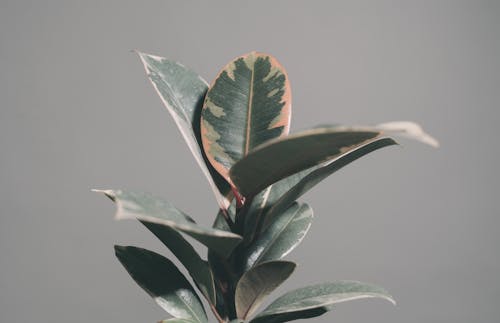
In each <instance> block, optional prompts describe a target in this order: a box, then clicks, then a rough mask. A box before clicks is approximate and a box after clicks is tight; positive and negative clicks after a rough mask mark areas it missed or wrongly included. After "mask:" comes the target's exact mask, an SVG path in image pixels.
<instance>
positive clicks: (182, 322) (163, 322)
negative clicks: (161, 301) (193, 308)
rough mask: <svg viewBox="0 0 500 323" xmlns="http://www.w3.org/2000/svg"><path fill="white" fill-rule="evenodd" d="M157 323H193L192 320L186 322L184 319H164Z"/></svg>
mask: <svg viewBox="0 0 500 323" xmlns="http://www.w3.org/2000/svg"><path fill="white" fill-rule="evenodd" d="M158 323H195V322H194V321H192V320H186V319H176V318H173V319H166V320H161V321H159V322H158Z"/></svg>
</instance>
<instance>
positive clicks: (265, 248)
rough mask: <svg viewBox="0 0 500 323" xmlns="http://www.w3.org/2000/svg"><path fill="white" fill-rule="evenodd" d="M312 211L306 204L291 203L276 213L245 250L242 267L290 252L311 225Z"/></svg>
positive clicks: (277, 257) (283, 255) (276, 258)
mask: <svg viewBox="0 0 500 323" xmlns="http://www.w3.org/2000/svg"><path fill="white" fill-rule="evenodd" d="M312 218H313V211H312V209H311V207H309V205H307V204H302V205H299V204H298V203H293V204H292V205H291V206H290V207H289V208H288V210H286V212H283V213H281V214H279V215H277V216H276V217H275V218H274V219H273V221H272V223H271V225H269V226H268V227H267V229H266V230H265V231H264V232H263V233H262V234H261V235H259V236H258V238H257V239H256V240H255V241H254V242H253V243H252V244H251V245H250V246H249V247H248V248H247V249H246V250H245V252H244V256H243V257H242V259H244V261H245V265H244V268H245V269H248V268H250V267H252V266H254V265H256V264H259V263H262V262H266V261H270V260H279V259H282V258H283V257H285V256H286V255H287V254H288V253H290V252H291V251H292V250H293V249H294V248H295V247H296V246H297V245H298V244H299V243H300V242H301V241H302V239H303V238H304V236H305V235H306V234H307V231H308V230H309V228H310V226H311V221H312Z"/></svg>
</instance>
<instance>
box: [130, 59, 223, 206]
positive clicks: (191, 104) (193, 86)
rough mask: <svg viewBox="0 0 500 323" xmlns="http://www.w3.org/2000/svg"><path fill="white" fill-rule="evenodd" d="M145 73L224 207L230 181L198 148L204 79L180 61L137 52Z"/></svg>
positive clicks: (204, 91) (205, 87) (204, 89)
mask: <svg viewBox="0 0 500 323" xmlns="http://www.w3.org/2000/svg"><path fill="white" fill-rule="evenodd" d="M138 54H139V57H140V58H141V60H142V63H143V64H144V68H145V69H146V73H147V75H148V77H149V79H150V80H151V83H152V84H153V86H154V88H155V89H156V92H158V95H159V96H160V98H161V100H162V102H163V104H164V105H165V107H166V108H167V110H168V112H170V115H171V116H172V118H173V119H174V121H175V124H176V125H177V127H178V128H179V131H180V132H181V134H182V136H183V137H184V140H185V141H186V143H187V145H188V146H189V149H190V150H191V153H192V154H193V156H194V158H195V159H196V161H197V163H198V165H199V166H200V168H201V170H202V171H203V174H205V177H206V178H207V180H208V182H209V184H210V187H211V188H212V190H213V191H214V194H215V198H216V199H217V202H218V203H219V206H220V207H221V208H224V209H225V208H227V207H228V205H229V201H228V199H227V198H226V196H227V194H228V193H229V191H230V187H229V184H228V183H227V182H226V180H224V179H223V178H222V177H221V176H220V175H219V174H218V173H217V172H216V171H215V170H214V169H213V167H212V166H211V165H210V163H209V162H208V160H206V159H205V158H204V155H203V152H202V149H201V132H200V114H201V108H202V105H203V100H204V98H205V94H206V92H207V89H208V85H207V82H205V80H203V79H202V78H201V77H200V76H198V75H197V74H196V73H195V72H193V71H192V70H190V69H188V68H187V67H185V66H184V65H182V64H179V63H177V62H174V61H171V60H169V59H166V58H164V57H158V56H155V55H149V54H145V53H140V52H138Z"/></svg>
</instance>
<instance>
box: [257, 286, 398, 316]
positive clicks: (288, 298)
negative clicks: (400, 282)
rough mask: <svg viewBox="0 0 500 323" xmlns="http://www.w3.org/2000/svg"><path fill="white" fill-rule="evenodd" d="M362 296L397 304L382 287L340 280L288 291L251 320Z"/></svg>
mask: <svg viewBox="0 0 500 323" xmlns="http://www.w3.org/2000/svg"><path fill="white" fill-rule="evenodd" d="M362 298H382V299H385V300H388V301H389V302H391V303H393V304H395V301H394V299H393V298H392V297H391V296H390V295H389V294H388V293H387V292H386V291H385V290H384V289H382V288H380V287H377V286H374V285H370V284H365V283H360V282H356V281H339V282H334V283H323V284H318V285H314V286H308V287H304V288H300V289H296V290H293V291H291V292H288V293H286V294H285V295H283V296H281V297H279V298H278V299H277V300H275V301H274V302H273V303H271V305H269V306H268V307H267V308H266V309H265V310H264V311H263V312H261V313H260V314H259V315H258V316H257V317H256V318H255V319H253V320H252V321H251V322H252V323H262V322H267V319H268V318H270V317H272V316H275V315H278V314H289V313H294V312H300V311H305V310H312V309H316V308H321V307H325V306H331V305H333V304H337V303H341V302H346V301H350V300H355V299H362Z"/></svg>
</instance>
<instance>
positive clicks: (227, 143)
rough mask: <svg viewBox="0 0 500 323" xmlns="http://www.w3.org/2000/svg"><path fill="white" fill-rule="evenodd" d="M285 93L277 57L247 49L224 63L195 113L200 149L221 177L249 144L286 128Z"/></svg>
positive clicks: (287, 105) (282, 132)
mask: <svg viewBox="0 0 500 323" xmlns="http://www.w3.org/2000/svg"><path fill="white" fill-rule="evenodd" d="M290 109H291V92H290V84H289V81H288V77H287V75H286V72H285V70H284V69H283V67H282V66H281V65H280V64H279V63H278V61H277V60H276V59H275V58H274V57H272V56H269V55H266V54H262V53H256V52H252V53H249V54H246V55H243V56H241V57H238V58H236V59H235V60H233V61H232V62H231V63H229V64H228V65H226V66H225V67H224V68H223V69H222V71H221V72H220V73H219V75H218V76H217V77H216V79H215V80H214V82H213V84H212V85H211V86H210V89H209V90H208V92H207V95H206V97H205V103H204V105H203V110H202V117H201V133H202V140H203V148H204V149H205V153H206V155H207V157H208V159H209V160H210V162H211V163H212V165H213V166H214V168H215V169H216V170H217V171H218V172H219V173H220V174H221V175H222V176H223V177H224V178H226V179H229V176H228V172H229V169H230V168H231V166H232V165H233V164H234V163H235V162H237V161H238V160H240V159H241V158H242V157H244V156H246V155H247V154H248V153H249V152H250V151H251V150H252V149H254V148H255V147H257V146H258V145H260V144H263V143H264V142H266V141H269V140H270V139H274V138H277V137H280V136H282V135H286V134H287V133H288V131H289V123H290Z"/></svg>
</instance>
